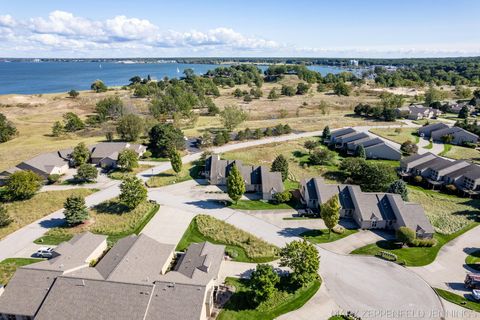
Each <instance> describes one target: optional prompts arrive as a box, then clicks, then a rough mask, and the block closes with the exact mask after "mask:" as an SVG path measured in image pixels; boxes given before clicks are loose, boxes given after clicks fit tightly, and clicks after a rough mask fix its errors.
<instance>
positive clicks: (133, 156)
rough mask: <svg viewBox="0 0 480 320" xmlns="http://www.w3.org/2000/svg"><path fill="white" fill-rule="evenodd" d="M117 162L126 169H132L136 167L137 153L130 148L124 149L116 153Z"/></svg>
mask: <svg viewBox="0 0 480 320" xmlns="http://www.w3.org/2000/svg"><path fill="white" fill-rule="evenodd" d="M117 164H118V166H119V167H120V168H122V169H123V170H126V171H132V170H133V168H137V167H138V154H137V153H136V152H135V151H133V150H132V149H124V150H122V151H121V152H120V153H119V154H118V161H117Z"/></svg>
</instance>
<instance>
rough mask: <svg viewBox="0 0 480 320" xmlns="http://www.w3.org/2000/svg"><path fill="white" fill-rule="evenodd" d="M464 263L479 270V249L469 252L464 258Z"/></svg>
mask: <svg viewBox="0 0 480 320" xmlns="http://www.w3.org/2000/svg"><path fill="white" fill-rule="evenodd" d="M465 264H466V265H467V266H469V267H470V268H472V269H475V270H477V271H480V250H476V251H474V252H472V253H470V254H469V255H468V256H467V257H466V258H465Z"/></svg>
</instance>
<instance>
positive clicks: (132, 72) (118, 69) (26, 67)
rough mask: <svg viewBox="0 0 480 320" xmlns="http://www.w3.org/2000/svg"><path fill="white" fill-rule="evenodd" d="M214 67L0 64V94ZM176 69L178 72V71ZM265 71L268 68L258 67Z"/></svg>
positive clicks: (198, 71) (335, 70)
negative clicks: (97, 80)
mask: <svg viewBox="0 0 480 320" xmlns="http://www.w3.org/2000/svg"><path fill="white" fill-rule="evenodd" d="M216 67H219V65H217V64H183V63H148V64H147V63H113V62H108V63H104V62H102V63H98V62H37V63H36V62H0V94H11V93H19V94H38V93H54V92H67V91H69V90H71V89H75V90H88V89H90V84H91V83H92V82H93V81H95V80H96V79H100V80H102V81H103V82H105V84H106V85H107V86H122V85H126V84H128V83H129V81H128V80H129V79H130V78H131V77H133V76H136V75H139V76H141V77H146V76H147V75H150V76H151V77H152V79H162V78H163V77H165V76H167V77H169V78H174V77H180V76H182V75H183V73H182V72H183V70H185V69H187V68H191V69H193V70H194V71H195V73H196V74H204V73H205V72H207V71H208V70H210V69H214V68H216ZM177 68H178V69H177ZM259 68H260V69H262V70H265V69H266V68H267V66H259ZM308 68H309V69H311V70H315V71H318V72H320V73H321V74H322V75H325V74H327V73H334V74H335V73H339V72H342V71H346V70H345V69H341V68H335V67H329V66H309V67H308ZM177 70H179V71H180V72H177Z"/></svg>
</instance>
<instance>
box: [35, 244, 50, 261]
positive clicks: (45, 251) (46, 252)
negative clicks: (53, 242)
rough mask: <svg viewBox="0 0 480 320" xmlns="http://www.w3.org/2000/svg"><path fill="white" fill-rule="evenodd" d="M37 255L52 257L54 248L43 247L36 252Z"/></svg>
mask: <svg viewBox="0 0 480 320" xmlns="http://www.w3.org/2000/svg"><path fill="white" fill-rule="evenodd" d="M35 256H37V257H39V258H47V259H50V258H51V257H53V248H47V247H42V248H40V249H38V250H37V252H36V253H35Z"/></svg>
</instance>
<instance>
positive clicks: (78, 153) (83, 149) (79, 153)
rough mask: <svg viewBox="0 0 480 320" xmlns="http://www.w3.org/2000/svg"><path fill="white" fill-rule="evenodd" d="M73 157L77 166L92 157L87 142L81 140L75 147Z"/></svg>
mask: <svg viewBox="0 0 480 320" xmlns="http://www.w3.org/2000/svg"><path fill="white" fill-rule="evenodd" d="M72 159H73V161H74V163H75V165H76V166H79V165H82V164H84V163H87V162H88V159H90V150H88V148H87V146H86V145H85V143H83V142H80V143H79V144H77V145H76V146H75V148H73V152H72Z"/></svg>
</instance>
